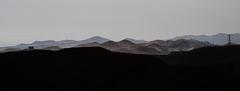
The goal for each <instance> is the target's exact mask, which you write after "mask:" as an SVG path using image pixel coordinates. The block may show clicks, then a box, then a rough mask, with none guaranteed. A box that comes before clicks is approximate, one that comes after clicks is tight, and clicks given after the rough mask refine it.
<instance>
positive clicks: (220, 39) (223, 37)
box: [171, 33, 240, 45]
mask: <svg viewBox="0 0 240 91" xmlns="http://www.w3.org/2000/svg"><path fill="white" fill-rule="evenodd" d="M228 35H231V41H232V43H234V44H240V34H239V33H234V34H224V33H219V34H215V35H185V36H178V37H175V38H173V39H171V40H178V39H186V40H189V39H193V40H198V41H207V42H209V43H211V44H214V45H225V44H227V43H228Z"/></svg>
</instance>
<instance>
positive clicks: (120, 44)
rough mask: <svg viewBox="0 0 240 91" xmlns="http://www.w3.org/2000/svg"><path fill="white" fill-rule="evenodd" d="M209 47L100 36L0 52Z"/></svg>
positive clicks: (186, 42) (139, 51)
mask: <svg viewBox="0 0 240 91" xmlns="http://www.w3.org/2000/svg"><path fill="white" fill-rule="evenodd" d="M206 46H211V44H210V43H208V42H201V41H197V40H185V39H179V40H175V41H173V40H167V41H164V40H154V41H145V40H136V39H131V38H126V39H124V40H121V41H112V40H109V39H106V38H103V37H100V36H96V37H92V38H88V39H85V40H81V41H75V40H63V41H53V40H47V41H35V42H33V43H31V44H19V45H16V46H12V47H5V48H0V52H10V51H19V50H25V49H28V47H34V48H35V49H43V50H54V51H56V50H60V49H64V48H72V47H102V48H105V49H108V50H111V51H114V52H123V53H134V54H149V55H166V54H169V53H171V52H174V51H188V50H192V49H195V48H199V47H206Z"/></svg>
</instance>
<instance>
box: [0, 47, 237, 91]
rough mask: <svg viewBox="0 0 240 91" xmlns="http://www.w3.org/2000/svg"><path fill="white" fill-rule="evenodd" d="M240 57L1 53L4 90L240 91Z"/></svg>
mask: <svg viewBox="0 0 240 91" xmlns="http://www.w3.org/2000/svg"><path fill="white" fill-rule="evenodd" d="M226 52H227V53H226ZM228 52H231V53H228ZM239 52H240V47H239V46H228V47H208V48H200V49H196V50H193V51H190V52H179V53H174V54H170V55H167V56H154V55H135V54H124V53H115V52H110V51H108V50H105V49H103V48H98V47H92V48H71V49H63V50H60V51H47V50H33V51H20V52H9V53H2V54H0V58H1V61H0V72H1V75H0V90H1V91H19V90H24V91H90V90H91V91H125V90H129V91H156V90H157V91H205V90H211V91H239V90H240V88H239V86H238V84H240V78H239V77H240V61H239V60H240V53H239ZM218 60H219V61H218ZM202 61H203V62H202ZM198 63H201V64H198ZM196 64H198V65H196Z"/></svg>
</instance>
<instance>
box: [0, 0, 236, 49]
mask: <svg viewBox="0 0 240 91" xmlns="http://www.w3.org/2000/svg"><path fill="white" fill-rule="evenodd" d="M239 9H240V0H0V46H1V45H4V46H5V45H10V44H16V43H28V42H33V41H35V40H65V39H73V40H82V39H86V38H89V37H92V36H103V37H106V38H109V39H112V40H121V39H124V38H135V39H145V40H155V39H169V38H173V37H176V36H181V35H201V34H206V35H212V34H217V33H240V10H239Z"/></svg>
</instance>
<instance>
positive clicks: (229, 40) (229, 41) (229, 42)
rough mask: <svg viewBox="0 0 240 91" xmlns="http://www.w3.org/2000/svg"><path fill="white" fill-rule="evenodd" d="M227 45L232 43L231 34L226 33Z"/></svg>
mask: <svg viewBox="0 0 240 91" xmlns="http://www.w3.org/2000/svg"><path fill="white" fill-rule="evenodd" d="M228 45H232V40H231V34H229V35H228Z"/></svg>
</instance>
